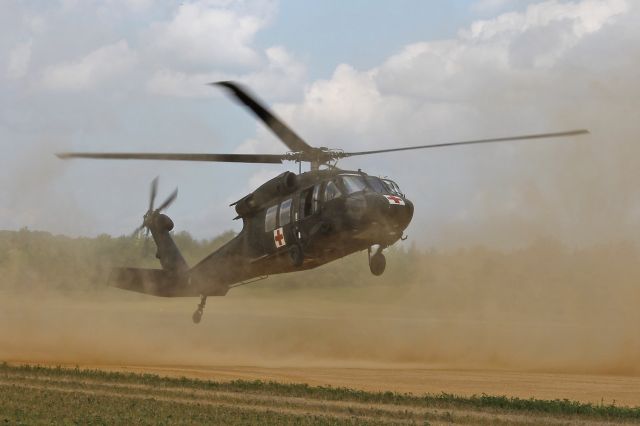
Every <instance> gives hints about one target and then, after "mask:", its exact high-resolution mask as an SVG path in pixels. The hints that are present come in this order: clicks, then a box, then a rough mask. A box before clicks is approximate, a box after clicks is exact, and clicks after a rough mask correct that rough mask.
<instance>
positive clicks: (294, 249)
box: [289, 244, 304, 268]
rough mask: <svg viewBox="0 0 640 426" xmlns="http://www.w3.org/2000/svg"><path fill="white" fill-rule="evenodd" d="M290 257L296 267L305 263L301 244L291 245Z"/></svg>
mask: <svg viewBox="0 0 640 426" xmlns="http://www.w3.org/2000/svg"><path fill="white" fill-rule="evenodd" d="M289 258H290V259H291V264H292V265H293V266H295V267H296V268H297V267H298V266H302V264H303V263H304V252H303V251H302V247H300V245H299V244H293V245H292V246H291V247H289Z"/></svg>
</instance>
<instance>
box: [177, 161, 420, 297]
mask: <svg viewBox="0 0 640 426" xmlns="http://www.w3.org/2000/svg"><path fill="white" fill-rule="evenodd" d="M234 205H235V207H236V211H237V212H238V213H239V214H238V217H237V219H241V220H242V221H243V228H242V231H241V232H240V233H239V234H238V235H237V236H236V237H235V238H233V239H232V240H231V241H229V242H228V243H227V244H225V245H224V246H223V247H221V248H220V249H219V250H217V251H216V252H214V253H212V254H211V255H209V256H208V257H207V258H205V259H204V260H202V262H200V263H199V264H198V265H196V266H195V267H194V268H193V269H192V270H191V272H190V285H189V286H190V287H192V288H193V287H195V288H194V290H196V289H197V292H198V293H199V294H204V295H210V296H213V295H224V294H226V292H227V291H228V289H229V286H231V285H233V284H235V283H238V282H242V281H247V280H251V279H254V278H257V277H261V276H268V275H273V274H281V273H286V272H294V271H299V270H305V269H311V268H315V267H317V266H320V265H323V264H325V263H328V262H331V261H332V260H335V259H338V258H341V257H343V256H346V255H349V254H351V253H354V252H357V251H361V250H366V249H368V248H370V247H371V246H380V247H383V248H384V247H387V246H389V245H391V244H393V243H395V242H396V241H398V240H399V239H400V238H401V237H402V235H403V231H404V230H405V229H406V227H407V226H408V224H409V222H410V221H411V218H412V216H413V204H412V203H411V202H410V201H409V200H407V199H406V198H405V197H404V195H403V194H402V193H401V192H400V190H399V188H398V186H397V185H396V184H395V183H394V182H392V181H390V180H383V179H380V178H377V177H374V176H369V175H367V174H365V173H363V172H361V171H357V172H352V171H345V170H338V169H327V170H317V171H310V172H307V173H303V174H300V175H298V176H296V175H295V174H293V173H291V172H285V173H283V174H281V175H279V176H277V177H276V178H274V179H272V180H270V181H268V182H267V183H265V184H264V185H262V186H261V187H260V188H258V189H257V190H256V191H254V192H253V193H251V194H249V195H248V196H246V197H244V198H242V199H241V200H239V201H238V202H237V203H234Z"/></svg>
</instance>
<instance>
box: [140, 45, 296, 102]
mask: <svg viewBox="0 0 640 426" xmlns="http://www.w3.org/2000/svg"><path fill="white" fill-rule="evenodd" d="M263 61H264V63H265V64H264V65H263V66H260V67H257V70H256V71H251V72H246V73H231V72H220V71H216V72H208V73H206V72H204V73H198V72H191V73H189V72H183V71H176V70H172V69H163V70H160V71H157V72H156V73H154V74H153V75H152V76H151V79H150V80H149V81H148V83H147V90H148V91H149V92H150V93H153V94H156V95H161V96H176V97H187V98H206V97H211V96H217V95H218V94H219V92H217V91H214V90H212V89H211V87H210V86H208V85H207V83H210V82H216V81H222V80H234V81H241V82H243V83H244V84H246V85H249V86H251V87H252V88H253V89H254V90H257V91H259V92H261V93H263V94H265V95H268V96H269V97H275V98H286V97H289V96H291V95H292V94H293V93H294V92H295V91H296V90H297V89H299V88H300V87H301V86H302V84H303V82H304V79H305V77H306V67H305V66H304V64H303V63H301V62H299V61H298V60H297V59H296V58H294V57H293V56H291V55H290V54H289V53H288V52H287V51H286V50H285V49H284V48H282V47H270V48H268V49H266V51H265V54H264V59H263Z"/></svg>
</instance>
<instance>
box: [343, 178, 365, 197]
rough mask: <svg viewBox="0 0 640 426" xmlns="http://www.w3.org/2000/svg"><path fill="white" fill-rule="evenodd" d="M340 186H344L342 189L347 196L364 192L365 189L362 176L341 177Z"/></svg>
mask: <svg viewBox="0 0 640 426" xmlns="http://www.w3.org/2000/svg"><path fill="white" fill-rule="evenodd" d="M342 184H343V185H344V189H345V190H346V191H347V195H349V194H353V193H354V192H360V191H364V189H365V188H366V187H367V184H366V183H365V182H364V179H363V178H362V176H354V175H344V176H342Z"/></svg>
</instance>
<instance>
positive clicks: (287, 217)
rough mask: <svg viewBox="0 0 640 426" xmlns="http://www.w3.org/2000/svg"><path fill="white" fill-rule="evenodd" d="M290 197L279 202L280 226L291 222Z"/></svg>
mask: <svg viewBox="0 0 640 426" xmlns="http://www.w3.org/2000/svg"><path fill="white" fill-rule="evenodd" d="M292 201H293V200H292V199H291V198H289V199H288V200H285V201H283V202H282V204H280V226H285V225H288V224H289V222H291V204H292Z"/></svg>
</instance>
